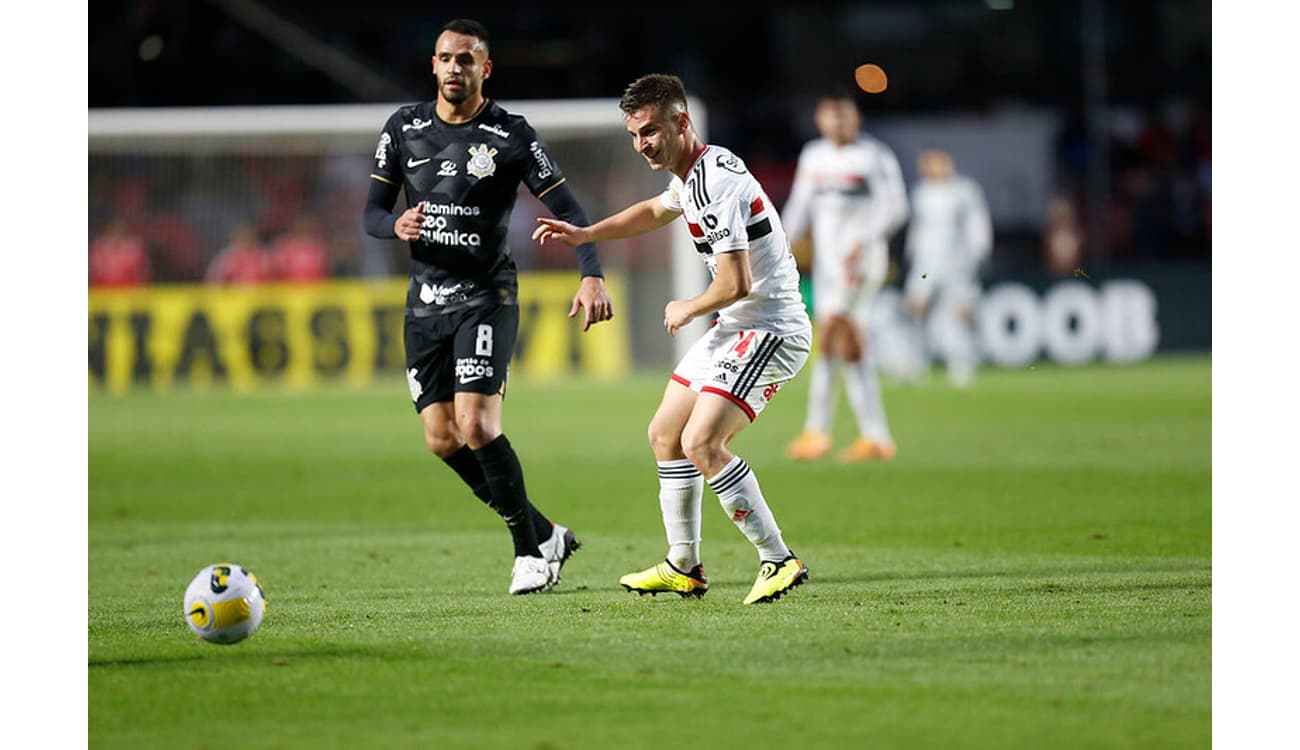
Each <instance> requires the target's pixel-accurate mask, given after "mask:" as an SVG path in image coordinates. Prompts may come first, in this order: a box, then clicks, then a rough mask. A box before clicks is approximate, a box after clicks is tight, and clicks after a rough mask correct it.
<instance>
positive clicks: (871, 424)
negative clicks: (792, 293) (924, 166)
mask: <svg viewBox="0 0 1300 750" xmlns="http://www.w3.org/2000/svg"><path fill="white" fill-rule="evenodd" d="M813 119H814V121H815V122H816V125H817V130H818V131H819V132H820V133H821V138H818V139H816V140H813V141H810V142H809V143H808V144H807V145H805V146H804V148H803V151H802V152H801V153H800V154H799V163H798V165H797V167H796V169H795V178H794V186H793V188H792V189H791V191H790V199H789V200H788V201H786V205H785V209H784V210H783V211H782V213H781V217H782V219H783V220H784V221H785V225H786V227H787V228H788V231H789V233H790V237H791V238H792V239H794V240H795V241H799V240H802V239H803V238H804V236H805V235H809V234H810V235H811V237H812V246H813V260H812V264H813V279H812V297H813V317H814V318H815V319H816V321H817V338H818V342H817V349H818V351H817V354H816V356H815V357H814V358H813V367H812V382H811V383H810V385H809V390H808V415H807V418H806V420H805V422H804V428H803V433H802V434H800V435H799V436H798V437H797V438H796V439H795V440H794V442H792V443H791V444H790V445H789V446H788V447H787V449H786V455H788V456H789V457H790V458H793V459H795V460H799V461H813V460H816V459H819V458H821V457H823V456H825V455H826V454H827V453H829V452H830V450H831V418H832V415H833V413H834V408H835V400H836V399H835V375H836V370H839V372H840V374H842V375H843V377H844V388H845V391H846V392H847V393H848V397H849V405H850V406H851V407H852V409H853V415H854V417H855V418H856V420H857V427H858V438H857V440H856V441H854V442H853V443H852V444H851V445H850V446H848V447H847V448H846V449H845V450H844V451H843V452H842V453H841V454H840V460H841V461H845V462H858V461H870V460H875V459H884V460H888V459H891V458H893V457H894V456H895V454H897V452H898V449H897V448H896V446H895V444H894V438H893V435H892V434H891V433H890V431H889V421H888V420H887V419H886V417H885V405H884V403H883V401H882V400H881V397H880V376H879V374H878V372H877V367H876V363H875V359H874V355H873V352H872V348H871V345H870V341H869V336H868V329H867V322H868V319H869V316H870V312H871V305H872V303H873V302H874V301H875V298H876V293H877V292H878V291H879V290H880V288H881V286H883V285H884V283H885V277H886V275H887V273H888V271H889V238H890V236H891V235H893V234H894V232H896V231H898V229H899V228H900V227H901V226H902V225H903V223H904V222H905V221H906V220H907V186H906V185H905V184H904V183H903V175H902V171H901V170H900V169H899V167H898V159H897V158H896V157H895V156H894V152H893V151H891V150H890V149H889V147H888V146H886V145H885V144H883V143H881V142H880V141H877V140H876V139H874V138H871V137H870V136H867V135H865V134H863V133H861V132H860V131H859V128H860V127H861V124H862V117H861V115H860V114H859V112H858V107H857V103H856V102H855V101H854V99H853V98H852V96H850V95H848V94H833V95H827V96H823V97H822V98H821V99H819V100H818V101H817V107H816V109H815V110H814V114H813Z"/></svg>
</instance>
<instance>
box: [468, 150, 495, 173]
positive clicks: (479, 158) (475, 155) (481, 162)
mask: <svg viewBox="0 0 1300 750" xmlns="http://www.w3.org/2000/svg"><path fill="white" fill-rule="evenodd" d="M496 154H497V150H496V149H494V148H488V145H487V144H486V143H480V144H479V145H477V146H470V147H469V164H466V165H465V170H466V171H467V172H469V173H470V174H472V175H474V176H475V177H478V178H479V179H482V178H484V177H491V176H492V173H493V172H495V171H497V163H496V162H494V161H492V157H493V156H496Z"/></svg>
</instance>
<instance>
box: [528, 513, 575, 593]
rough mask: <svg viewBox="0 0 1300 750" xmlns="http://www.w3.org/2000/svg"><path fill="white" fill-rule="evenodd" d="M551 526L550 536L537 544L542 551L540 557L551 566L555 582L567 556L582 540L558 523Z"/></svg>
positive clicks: (557, 580) (558, 579)
mask: <svg viewBox="0 0 1300 750" xmlns="http://www.w3.org/2000/svg"><path fill="white" fill-rule="evenodd" d="M551 526H552V527H554V528H552V530H551V536H550V538H548V539H547V540H546V541H544V542H542V543H541V544H539V545H537V546H538V549H540V550H541V551H542V558H543V559H545V560H546V564H547V565H550V566H551V576H552V577H553V578H554V579H555V582H556V583H559V582H560V569H561V568H563V567H564V563H565V562H567V561H568V559H569V556H570V555H572V554H573V553H574V552H576V551H577V550H578V548H579V547H581V546H582V542H580V541H578V537H576V536H574V535H573V532H572V531H570V530H569V529H568V528H566V527H564V526H561V525H559V524H558V523H554V524H551Z"/></svg>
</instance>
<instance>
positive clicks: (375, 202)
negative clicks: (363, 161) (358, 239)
mask: <svg viewBox="0 0 1300 750" xmlns="http://www.w3.org/2000/svg"><path fill="white" fill-rule="evenodd" d="M399 190H400V188H398V187H397V186H396V185H394V184H392V183H389V182H384V181H383V180H374V179H372V180H371V181H370V191H369V192H368V193H367V194H366V210H365V214H364V215H363V217H362V224H363V225H364V226H365V228H366V234H368V235H370V236H371V237H378V238H380V239H383V240H391V239H394V238H396V237H397V233H396V232H395V231H394V229H393V225H394V224H396V223H397V214H395V213H393V204H395V203H397V193H398V192H399Z"/></svg>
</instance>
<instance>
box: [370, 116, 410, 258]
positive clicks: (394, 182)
mask: <svg viewBox="0 0 1300 750" xmlns="http://www.w3.org/2000/svg"><path fill="white" fill-rule="evenodd" d="M400 122H401V121H400V120H399V119H398V116H397V114H396V113H394V114H393V116H392V117H390V118H388V123H387V124H385V125H384V130H383V132H382V133H380V134H379V144H378V145H377V146H376V147H375V157H374V164H372V165H371V172H370V190H369V191H368V192H367V193H366V207H365V211H364V212H363V214H362V218H361V223H362V226H364V227H365V230H366V234H368V235H370V236H371V237H378V238H379V239H383V240H391V239H400V240H406V241H408V242H412V241H414V240H416V239H417V238H419V236H420V226H421V224H422V223H423V219H422V217H421V212H422V208H421V206H419V205H417V206H415V207H412V208H408V209H407V210H405V211H403V212H402V213H401V214H394V213H393V206H395V205H396V204H397V194H398V193H399V192H400V191H401V189H402V175H401V172H400V171H399V170H400V167H399V166H398V165H399V164H401V163H402V155H401V149H400V147H399V146H398V143H399V141H398V139H397V137H396V134H397V133H398V130H397V126H398V123H400Z"/></svg>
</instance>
